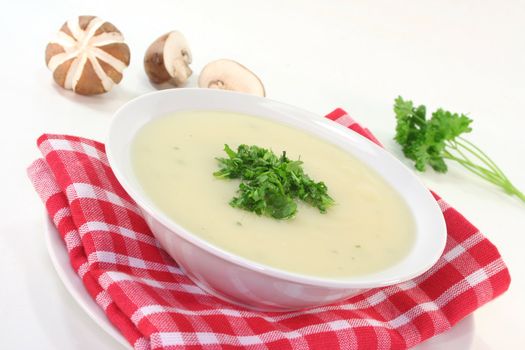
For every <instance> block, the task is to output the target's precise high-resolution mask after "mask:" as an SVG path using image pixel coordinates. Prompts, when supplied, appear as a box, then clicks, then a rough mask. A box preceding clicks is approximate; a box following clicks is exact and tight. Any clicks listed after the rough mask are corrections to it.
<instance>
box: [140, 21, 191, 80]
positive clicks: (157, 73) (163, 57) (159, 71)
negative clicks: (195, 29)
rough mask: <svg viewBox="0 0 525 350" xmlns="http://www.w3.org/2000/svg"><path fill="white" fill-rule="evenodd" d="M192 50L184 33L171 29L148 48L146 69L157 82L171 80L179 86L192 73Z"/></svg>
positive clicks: (145, 62) (145, 59)
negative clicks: (190, 65)
mask: <svg viewBox="0 0 525 350" xmlns="http://www.w3.org/2000/svg"><path fill="white" fill-rule="evenodd" d="M191 61H192V56H191V51H190V48H189V45H188V42H187V40H186V38H185V37H184V35H182V33H181V32H178V31H171V32H169V33H166V34H164V35H162V36H160V37H159V38H157V39H156V40H155V41H154V42H153V43H152V44H151V45H150V46H149V47H148V49H147V50H146V53H145V55H144V69H145V71H146V74H147V75H148V77H149V79H150V81H151V82H152V83H155V84H162V83H166V82H171V83H173V84H174V85H175V86H179V85H181V84H183V83H185V82H186V80H187V79H188V77H189V76H190V75H191V74H192V71H191V69H190V67H189V64H190V63H191Z"/></svg>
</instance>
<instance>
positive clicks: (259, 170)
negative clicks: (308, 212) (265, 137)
mask: <svg viewBox="0 0 525 350" xmlns="http://www.w3.org/2000/svg"><path fill="white" fill-rule="evenodd" d="M224 151H225V152H226V154H227V157H225V158H217V161H218V162H219V168H220V169H219V170H218V171H216V172H214V173H213V175H214V176H215V177H217V178H221V179H240V180H241V183H240V184H239V189H238V190H237V196H236V197H233V198H232V199H231V201H230V205H231V206H232V207H234V208H240V209H244V210H247V211H251V212H254V213H255V214H257V215H266V216H270V217H273V218H276V219H289V218H292V217H293V216H294V215H295V214H296V212H297V203H296V199H300V200H302V201H304V202H306V203H308V204H310V205H312V206H314V207H315V208H317V209H319V211H320V212H321V213H326V210H327V209H328V207H330V206H331V205H333V204H334V200H333V199H332V198H331V197H330V196H329V195H328V189H327V187H326V185H325V184H324V183H323V182H315V181H314V180H312V179H311V178H310V177H309V176H308V175H307V174H305V173H304V170H303V168H302V164H303V162H302V161H300V160H290V159H289V158H288V157H287V156H286V152H285V151H283V153H282V154H281V156H277V155H275V154H274V153H273V152H272V151H271V150H268V149H265V148H261V147H258V146H248V145H240V146H239V147H238V148H237V152H235V151H234V150H232V149H231V148H230V146H228V145H224Z"/></svg>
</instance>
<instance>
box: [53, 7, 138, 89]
mask: <svg viewBox="0 0 525 350" xmlns="http://www.w3.org/2000/svg"><path fill="white" fill-rule="evenodd" d="M129 59H130V53H129V48H128V45H126V44H125V43H124V37H123V36H122V33H121V32H120V31H119V30H118V29H117V28H116V27H115V26H114V25H113V24H111V23H109V22H106V21H104V20H102V19H100V18H98V17H95V16H79V17H77V18H73V19H71V20H69V21H67V22H66V23H64V25H63V26H62V28H60V30H59V32H58V34H57V36H56V37H55V39H53V40H52V41H51V42H49V44H48V45H47V48H46V64H47V66H48V67H49V69H50V70H51V71H52V72H53V78H54V79H55V82H56V83H57V84H58V85H60V86H61V87H63V88H65V89H68V90H73V91H74V92H76V93H78V94H81V95H95V94H101V93H104V92H107V91H109V90H110V89H111V88H112V87H113V86H114V85H116V84H118V83H119V82H120V81H121V80H122V72H123V70H124V69H125V68H126V67H127V66H128V65H129Z"/></svg>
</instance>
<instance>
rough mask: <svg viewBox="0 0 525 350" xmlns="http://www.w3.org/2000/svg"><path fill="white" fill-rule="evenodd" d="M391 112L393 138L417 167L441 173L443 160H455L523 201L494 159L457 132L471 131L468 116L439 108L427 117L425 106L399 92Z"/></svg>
mask: <svg viewBox="0 0 525 350" xmlns="http://www.w3.org/2000/svg"><path fill="white" fill-rule="evenodd" d="M394 112H395V114H396V120H397V126H396V136H395V140H396V141H397V143H399V144H400V145H401V146H402V147H403V153H404V154H405V156H406V157H407V158H410V159H412V160H413V161H414V162H415V164H414V166H415V168H416V169H417V170H419V171H425V169H426V167H427V165H428V166H430V167H432V168H433V169H434V170H435V171H437V172H441V173H445V172H447V170H448V167H447V164H446V163H445V160H451V161H455V162H457V163H459V164H460V165H461V166H463V167H464V168H465V169H467V170H468V171H470V172H472V173H474V174H476V175H478V176H479V177H481V178H482V179H485V180H487V181H489V182H491V183H493V184H494V185H496V186H499V187H501V188H502V189H503V190H504V191H505V192H506V193H508V194H510V195H515V196H517V197H518V198H520V199H521V200H522V201H524V202H525V195H524V194H523V193H522V192H520V191H519V190H518V189H517V188H516V187H515V186H514V185H513V184H512V183H511V182H510V180H509V179H508V178H507V176H506V175H505V174H504V173H503V172H502V171H501V169H500V168H499V167H498V166H497V165H496V163H494V161H493V160H492V159H490V158H489V156H487V154H486V153H484V152H483V151H482V150H481V149H480V148H479V147H477V146H476V145H474V144H473V143H472V142H470V141H468V140H467V139H465V138H463V137H462V136H461V135H463V134H465V133H469V132H470V131H472V128H471V127H470V124H471V123H472V119H470V118H468V117H467V116H466V115H464V114H457V113H451V112H449V111H445V110H443V109H441V108H439V109H438V110H436V111H435V112H434V113H432V117H431V118H430V119H427V118H426V107H425V106H423V105H420V106H417V107H415V106H414V104H413V102H412V101H408V100H406V101H405V100H403V98H402V97H401V96H399V97H398V98H397V99H396V100H395V104H394Z"/></svg>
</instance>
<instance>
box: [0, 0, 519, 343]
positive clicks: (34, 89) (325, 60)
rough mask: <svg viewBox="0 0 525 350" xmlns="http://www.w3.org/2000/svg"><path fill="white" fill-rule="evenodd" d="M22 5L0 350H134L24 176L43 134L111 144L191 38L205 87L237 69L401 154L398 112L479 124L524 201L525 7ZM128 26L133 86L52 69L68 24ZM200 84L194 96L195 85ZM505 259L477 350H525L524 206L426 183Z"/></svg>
mask: <svg viewBox="0 0 525 350" xmlns="http://www.w3.org/2000/svg"><path fill="white" fill-rule="evenodd" d="M82 3H83V5H81V4H80V3H78V4H77V3H74V2H72V1H68V2H66V1H58V0H46V1H11V2H9V3H6V4H4V6H3V8H2V11H1V12H0V23H1V26H2V30H0V38H1V39H2V40H1V42H2V43H4V46H3V49H2V50H1V54H0V62H1V65H0V67H1V69H0V82H1V85H0V91H1V94H0V101H1V107H2V113H1V114H2V115H1V117H0V118H1V119H2V125H3V127H2V137H1V141H0V142H1V145H0V156H1V157H0V159H1V162H2V168H1V169H2V171H1V172H0V176H1V183H2V185H1V188H2V191H1V199H0V213H2V220H1V221H0V232H1V233H0V277H1V279H0V280H1V281H2V287H0V314H1V315H2V317H1V318H0V329H1V331H0V334H1V336H0V348H2V349H8V348H17V349H100V350H104V349H120V348H121V347H120V345H118V344H117V343H116V342H115V341H114V340H113V339H112V338H110V337H109V336H108V335H107V334H106V333H104V332H103V331H102V330H100V329H99V327H98V326H97V325H96V324H95V323H94V322H93V321H92V320H91V319H89V318H88V316H86V315H85V314H84V312H83V311H82V309H80V308H79V306H78V305H76V303H75V301H74V300H73V299H72V298H71V296H70V295H69V293H68V292H67V291H66V289H65V288H64V287H63V285H62V283H61V281H60V280H59V279H58V277H57V275H56V273H55V271H54V269H53V266H52V264H51V261H50V259H49V257H48V254H47V251H46V246H45V244H44V240H43V219H42V204H41V203H40V201H39V199H38V198H37V196H36V194H35V192H34V191H33V189H32V187H31V185H30V183H29V181H28V180H27V178H26V176H25V168H26V166H27V165H28V164H29V163H30V162H31V161H32V160H33V159H35V158H36V157H38V152H37V149H36V147H35V139H36V138H37V137H38V136H39V135H40V134H41V133H43V132H52V133H68V134H73V135H80V136H85V137H91V138H95V139H98V140H104V137H105V134H106V132H107V128H108V124H109V122H110V120H111V115H112V113H113V112H114V111H115V110H116V108H118V107H119V106H120V105H122V104H123V103H124V102H126V101H128V100H130V99H132V98H134V97H136V96H139V95H141V94H144V93H147V92H150V91H153V90H154V88H153V87H152V86H151V85H150V84H149V83H148V80H147V78H146V75H145V74H144V71H143V67H142V58H143V54H144V52H145V49H146V48H147V46H148V45H149V43H150V42H151V41H153V40H154V39H155V38H156V37H157V36H159V35H161V34H163V33H164V32H167V31H169V30H172V29H178V30H181V31H182V32H183V33H184V34H185V35H186V37H187V39H188V40H189V43H190V46H191V48H192V51H193V57H194V62H193V64H192V68H193V70H194V71H195V73H196V74H195V76H196V75H197V74H198V72H199V71H200V69H201V68H202V67H203V66H204V65H205V64H206V63H207V62H209V61H211V60H213V59H216V58H222V57H226V58H232V59H235V60H237V61H239V62H241V63H243V64H244V65H246V66H248V67H249V68H251V69H252V70H253V71H254V72H256V73H257V74H258V75H259V77H260V78H261V79H262V81H263V82H264V84H265V86H266V91H267V94H268V97H270V98H273V99H277V100H281V101H285V102H288V103H290V104H294V105H297V106H300V107H302V108H305V109H308V110H311V111H313V112H316V113H319V114H324V113H327V112H329V111H330V110H331V109H333V108H335V107H338V106H340V107H344V108H345V109H347V111H348V112H349V113H350V114H351V115H352V116H353V117H354V118H356V119H358V120H359V121H361V122H362V123H364V124H366V125H367V126H368V127H369V128H370V129H371V130H373V131H374V132H375V134H376V135H377V136H378V138H379V139H380V140H381V141H382V142H383V143H384V144H385V145H386V147H387V148H388V149H389V150H391V151H392V152H394V153H395V154H396V155H398V156H400V155H401V154H400V151H399V149H398V147H397V146H396V145H395V143H394V142H393V141H392V137H393V135H394V126H395V123H394V116H393V113H392V103H393V99H394V98H395V97H396V96H398V95H402V96H404V97H405V98H410V99H413V100H415V101H416V102H418V103H424V104H427V106H429V108H431V109H433V108H437V107H440V106H442V107H445V108H448V109H450V110H452V111H458V112H468V113H470V116H471V117H472V118H473V119H474V124H473V127H474V132H473V133H472V134H471V135H470V136H469V139H471V140H472V141H474V142H476V143H477V144H479V145H481V146H482V148H483V149H484V150H486V152H488V153H489V154H490V155H491V156H492V157H493V158H494V159H495V160H497V163H498V164H499V165H500V166H501V167H502V168H503V169H504V170H505V171H506V173H507V175H508V176H509V177H510V178H511V179H512V180H513V181H514V183H515V185H517V186H518V187H519V188H521V189H522V190H525V162H524V159H525V157H524V156H523V153H524V151H525V146H524V142H523V130H524V129H525V114H524V112H523V111H524V110H525V98H524V96H525V63H524V62H525V40H523V38H524V37H523V33H525V21H524V18H525V2H523V1H518V0H516V1H512V0H507V1H504V2H503V1H483V2H481V1H476V0H464V1H457V0H439V1H417V0H413V1H412V0H411V1H403V2H391V1H386V0H385V1H375V2H374V5H372V4H371V3H372V2H365V1H359V2H358V1H355V2H351V1H345V0H341V1H335V0H333V1H332V0H326V1H322V2H319V1H299V0H294V1H286V2H285V1H279V0H265V1H258V2H248V1H231V0H229V1H199V2H196V1H153V0H148V1H135V2H133V1H108V0H104V1H99V0H91V1H89V2H86V1H84V2H82ZM82 14H95V15H98V16H100V17H102V18H104V19H106V20H109V21H111V22H112V23H113V24H115V25H116V26H117V27H118V28H119V29H120V30H121V31H122V32H123V34H124V35H125V38H126V39H127V42H128V44H129V46H130V49H131V56H132V59H131V66H130V67H129V68H128V69H127V70H126V71H125V73H124V79H123V81H122V83H121V84H120V85H119V86H118V87H116V88H115V89H114V90H113V91H111V92H110V93H108V94H106V95H103V96H97V97H82V96H75V95H74V94H72V93H69V92H65V91H63V90H62V89H60V88H58V87H57V86H56V85H55V84H54V82H53V80H52V77H51V73H50V72H49V71H48V70H47V68H46V67H45V64H44V50H45V46H46V44H47V41H48V40H49V39H50V38H51V37H52V36H53V34H54V33H55V31H56V30H58V28H59V27H60V26H61V25H62V23H63V22H64V21H65V20H66V19H67V18H69V17H73V16H75V15H82ZM195 76H194V78H193V79H191V81H190V84H189V86H195V85H196V83H195V81H196V79H195ZM420 177H421V179H422V180H423V181H424V182H425V183H426V184H428V186H429V187H431V188H433V189H435V190H436V191H437V192H438V193H439V194H441V195H442V196H443V197H444V198H446V199H447V200H448V202H450V203H451V204H452V205H454V206H455V207H456V208H458V209H459V210H460V211H461V212H462V213H463V214H464V215H465V216H467V217H468V218H469V219H470V220H471V221H472V222H473V223H475V224H476V225H477V227H478V228H479V229H480V230H481V231H482V232H484V233H485V234H486V235H487V237H489V238H490V239H491V240H492V241H493V242H494V243H495V244H496V246H497V247H498V248H499V249H500V252H501V254H502V255H503V258H504V260H505V261H506V262H507V264H508V266H509V269H510V271H511V275H512V277H513V278H514V279H513V282H512V284H511V287H510V290H509V291H508V292H507V293H506V294H505V295H503V296H502V297H500V298H499V299H497V300H495V301H493V302H491V303H490V304H488V305H486V306H484V307H483V308H481V309H480V310H478V311H477V312H476V313H475V316H474V322H473V327H467V328H468V329H469V332H470V335H467V336H471V337H472V338H473V339H472V346H471V347H472V348H473V349H515V348H517V347H518V346H519V345H521V346H523V344H524V343H525V332H523V315H524V313H525V301H524V298H523V296H524V295H525V277H524V276H525V254H524V252H523V249H524V247H525V233H524V232H523V229H524V228H525V203H521V202H519V201H518V200H516V199H514V198H510V197H508V196H507V195H505V194H503V193H502V192H501V191H499V190H498V189H496V188H494V187H493V186H491V185H489V184H486V183H484V182H482V181H480V180H478V179H477V178H475V177H473V176H471V175H469V174H467V173H466V172H465V171H464V170H462V169H460V168H459V167H457V166H451V167H450V171H449V173H447V174H446V175H441V174H435V173H433V172H431V171H430V172H428V173H425V174H421V175H420Z"/></svg>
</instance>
